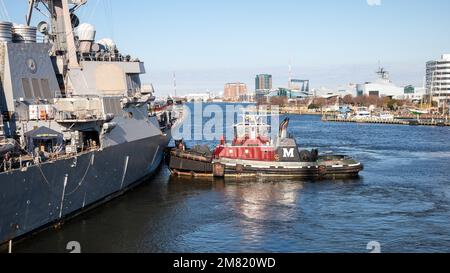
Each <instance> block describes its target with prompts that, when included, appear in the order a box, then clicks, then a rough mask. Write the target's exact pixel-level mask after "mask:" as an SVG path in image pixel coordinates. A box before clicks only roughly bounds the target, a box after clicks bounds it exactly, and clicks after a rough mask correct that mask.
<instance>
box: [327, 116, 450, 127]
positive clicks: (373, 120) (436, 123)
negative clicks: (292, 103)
mask: <svg viewBox="0 0 450 273" xmlns="http://www.w3.org/2000/svg"><path fill="white" fill-rule="evenodd" d="M322 121H323V122H346V123H365V124H386V125H408V126H440V127H444V126H450V121H449V120H440V119H431V120H428V119H427V120H425V119H424V120H417V119H416V120H412V119H401V118H395V119H382V118H377V117H371V118H364V119H361V118H360V119H356V118H342V117H338V116H334V115H323V116H322Z"/></svg>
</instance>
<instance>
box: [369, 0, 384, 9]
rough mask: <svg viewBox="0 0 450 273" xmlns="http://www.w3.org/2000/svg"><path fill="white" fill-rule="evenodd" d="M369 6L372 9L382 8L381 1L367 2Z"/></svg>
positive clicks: (372, 0)
mask: <svg viewBox="0 0 450 273" xmlns="http://www.w3.org/2000/svg"><path fill="white" fill-rule="evenodd" d="M367 4H368V5H369V6H371V7H373V6H381V0H367Z"/></svg>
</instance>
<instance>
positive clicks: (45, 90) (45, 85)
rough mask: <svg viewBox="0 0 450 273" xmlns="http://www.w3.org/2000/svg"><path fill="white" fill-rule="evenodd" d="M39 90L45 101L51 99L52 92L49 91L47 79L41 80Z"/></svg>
mask: <svg viewBox="0 0 450 273" xmlns="http://www.w3.org/2000/svg"><path fill="white" fill-rule="evenodd" d="M41 90H42V93H43V95H44V98H46V99H52V98H53V96H52V92H51V91H50V85H49V84H48V79H41Z"/></svg>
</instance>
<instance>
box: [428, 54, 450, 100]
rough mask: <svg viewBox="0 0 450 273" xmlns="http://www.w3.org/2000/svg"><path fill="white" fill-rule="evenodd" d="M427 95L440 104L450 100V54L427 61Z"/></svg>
mask: <svg viewBox="0 0 450 273" xmlns="http://www.w3.org/2000/svg"><path fill="white" fill-rule="evenodd" d="M427 95H428V97H430V96H431V97H432V98H433V100H434V101H438V102H439V104H441V103H445V104H448V103H449V102H450V54H444V55H442V57H441V59H440V60H437V61H429V62H428V63H427Z"/></svg>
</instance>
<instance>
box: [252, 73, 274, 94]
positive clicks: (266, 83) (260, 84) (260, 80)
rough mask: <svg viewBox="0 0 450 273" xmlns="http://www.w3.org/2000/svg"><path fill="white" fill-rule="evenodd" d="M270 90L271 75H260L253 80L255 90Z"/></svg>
mask: <svg viewBox="0 0 450 273" xmlns="http://www.w3.org/2000/svg"><path fill="white" fill-rule="evenodd" d="M270 89H272V75H268V74H260V75H257V76H256V79H255V90H257V91H258V90H270Z"/></svg>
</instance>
